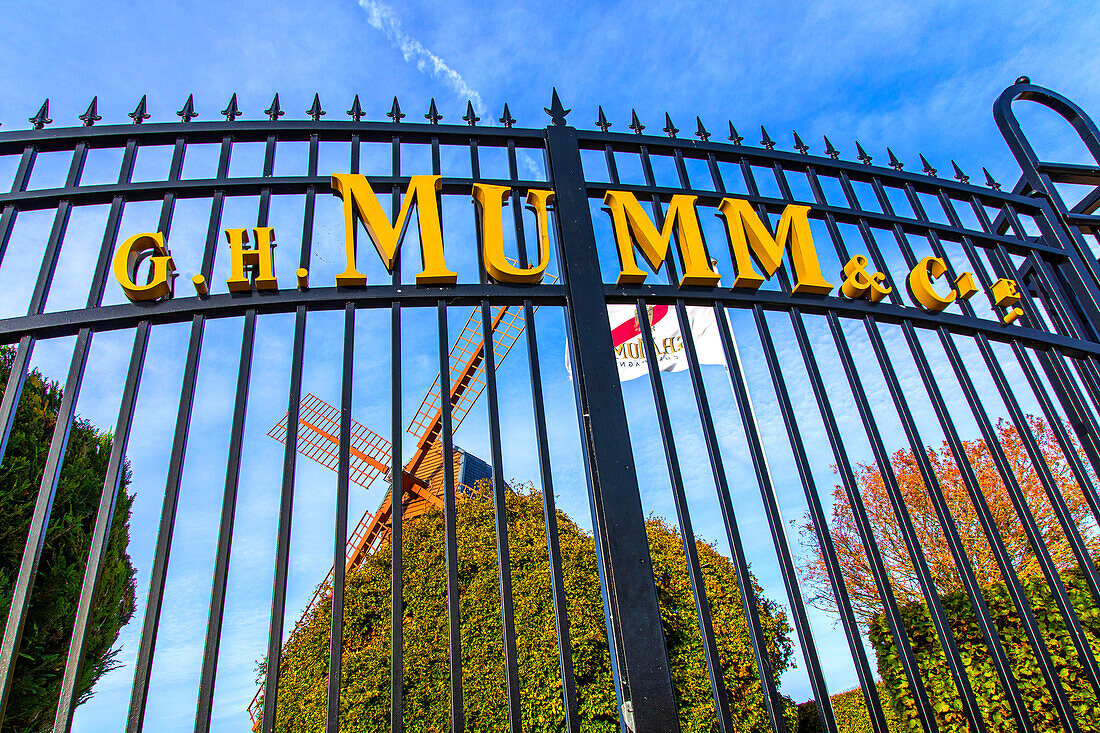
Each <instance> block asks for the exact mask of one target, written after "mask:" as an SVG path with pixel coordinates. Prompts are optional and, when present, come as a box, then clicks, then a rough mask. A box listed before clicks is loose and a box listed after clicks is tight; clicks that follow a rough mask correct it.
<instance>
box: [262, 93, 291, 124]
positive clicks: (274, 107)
mask: <svg viewBox="0 0 1100 733" xmlns="http://www.w3.org/2000/svg"><path fill="white" fill-rule="evenodd" d="M264 114H265V115H267V119H269V120H271V121H272V122H278V121H279V118H280V117H282V116H283V115H285V114H286V112H283V108H282V107H280V106H279V93H278V92H275V98H274V99H272V100H271V106H270V107H268V108H267V109H265V110H264Z"/></svg>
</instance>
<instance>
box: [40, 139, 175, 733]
mask: <svg viewBox="0 0 1100 733" xmlns="http://www.w3.org/2000/svg"><path fill="white" fill-rule="evenodd" d="M185 152H186V141H185V139H184V138H182V137H180V138H177V139H176V144H175V147H174V149H173V151H172V162H171V164H170V166H169V170H168V181H169V182H172V181H178V180H179V177H180V172H181V171H182V169H183V159H184V154H185ZM124 164H125V160H124ZM123 172H124V173H126V174H127V175H128V174H129V173H130V172H131V171H125V170H124V171H123ZM78 175H79V174H78ZM175 200H176V197H175V194H174V193H166V194H165V195H164V199H163V202H162V203H161V208H160V218H159V220H158V222H157V231H159V232H162V233H163V234H164V236H165V238H166V239H167V238H168V235H169V232H170V229H171V226H172V214H173V211H174V209H175ZM46 289H47V290H48V286H47V288H46ZM44 297H45V290H44V291H43V298H44ZM192 337H194V331H192ZM148 340H149V322H148V321H141V322H140V323H139V324H138V327H137V331H136V333H135V336H134V353H133V356H132V358H131V362H130V372H129V374H128V375H127V383H126V390H125V391H124V392H123V398H122V405H121V406H120V408H119V427H118V428H117V429H116V431H115V441H116V443H115V448H117V449H118V464H117V465H115V464H114V461H115V453H114V451H112V454H111V463H109V464H108V476H107V479H106V480H105V481H104V485H103V492H102V494H101V495H100V505H99V509H98V510H97V512H96V529H95V533H94V535H93V542H92V546H91V548H90V549H89V552H88V564H87V566H86V567H85V574H84V585H83V586H82V587H81V602H80V604H79V605H78V607H77V614H76V620H75V622H74V624H73V635H72V638H71V640H70V642H69V656H68V659H67V660H66V663H65V673H64V677H63V679H62V684H61V696H60V699H59V700H58V706H57V715H56V717H55V718H54V731H55V733H66V732H67V731H68V730H69V728H70V727H71V726H72V717H73V711H74V710H75V707H76V702H77V700H76V696H77V691H76V689H75V688H76V683H77V679H78V678H79V676H80V673H81V667H82V666H83V663H84V654H85V651H86V642H87V638H86V637H87V632H88V622H89V617H90V615H91V607H92V603H93V601H94V599H95V592H96V587H97V586H98V584H99V579H100V575H101V571H102V565H103V562H104V559H105V557H106V553H107V541H108V539H109V537H110V531H111V523H112V521H113V519H114V510H115V502H116V499H117V497H118V490H119V487H120V485H121V480H122V476H121V471H122V470H123V460H124V458H125V450H126V441H127V439H128V437H129V431H130V426H131V423H132V421H133V412H134V401H135V399H136V393H137V387H138V382H139V381H140V377H141V369H142V366H143V364H144V362H145V352H146V347H147V346H148ZM192 341H194V338H192ZM139 346H140V349H139ZM139 351H140V353H139ZM131 388H132V389H131ZM128 401H129V402H128ZM124 408H125V424H123V417H124V414H123V413H124ZM178 427H179V426H178V425H177V429H178ZM112 470H114V471H115V475H114V476H113V477H112V475H111V471H112ZM108 482H113V484H114V486H113V488H111V489H110V491H108V489H109V488H110V487H109V485H108ZM108 494H109V495H108ZM101 529H102V534H99V533H100V530H101ZM85 596H86V602H85Z"/></svg>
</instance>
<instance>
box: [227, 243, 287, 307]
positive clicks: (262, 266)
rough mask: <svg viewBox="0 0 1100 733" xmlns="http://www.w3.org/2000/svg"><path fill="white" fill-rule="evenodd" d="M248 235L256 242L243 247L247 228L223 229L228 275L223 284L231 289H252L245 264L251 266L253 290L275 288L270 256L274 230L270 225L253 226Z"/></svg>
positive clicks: (277, 286)
mask: <svg viewBox="0 0 1100 733" xmlns="http://www.w3.org/2000/svg"><path fill="white" fill-rule="evenodd" d="M252 236H253V238H254V239H255V240H256V246H255V247H245V245H246V244H248V232H246V231H245V230H244V229H226V230H225V240H226V241H227V242H229V279H228V280H226V281H225V284H226V285H228V286H229V292H231V293H247V292H249V291H251V290H252V283H250V282H249V280H248V276H247V275H246V274H245V272H244V269H245V267H249V268H251V269H252V272H253V274H254V275H255V280H254V281H255V283H256V289H257V290H278V289H279V283H278V282H276V280H275V267H274V263H273V262H272V258H271V248H272V247H273V246H274V244H273V242H274V241H275V230H274V229H273V228H271V227H253V228H252Z"/></svg>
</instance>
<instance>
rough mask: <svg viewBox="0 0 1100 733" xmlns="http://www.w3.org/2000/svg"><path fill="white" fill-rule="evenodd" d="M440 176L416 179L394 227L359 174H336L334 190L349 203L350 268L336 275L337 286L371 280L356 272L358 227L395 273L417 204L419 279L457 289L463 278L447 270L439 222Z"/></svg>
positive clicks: (346, 232) (346, 221)
mask: <svg viewBox="0 0 1100 733" xmlns="http://www.w3.org/2000/svg"><path fill="white" fill-rule="evenodd" d="M442 182H443V179H442V178H441V177H440V176H412V177H411V178H410V179H409V187H408V189H407V190H406V191H405V198H404V199H403V200H402V201H401V210H400V212H399V213H398V214H397V219H396V220H395V221H394V222H393V223H392V224H391V223H390V220H389V217H387V216H386V213H385V212H384V211H383V210H382V205H381V204H380V203H379V202H378V197H377V196H375V194H374V191H373V190H372V189H371V187H370V183H368V182H367V179H366V177H365V176H362V175H359V174H358V173H333V174H332V189H333V191H335V192H336V195H337V196H339V197H340V198H342V199H343V200H344V239H345V246H346V249H345V252H346V256H347V268H346V269H345V270H344V271H343V272H342V273H340V274H339V275H337V276H336V284H337V285H341V286H344V287H354V286H362V285H365V284H366V282H367V278H366V276H365V275H363V274H362V273H361V272H359V271H358V270H357V269H356V267H355V225H356V220H358V221H360V222H362V223H363V226H364V227H366V229H367V234H368V235H369V236H370V239H371V241H372V242H374V248H375V249H376V250H378V256H379V257H381V258H382V264H384V265H385V266H386V269H387V270H389V271H390V272H393V265H394V261H395V260H396V259H397V248H398V246H400V244H401V240H402V239H403V238H404V237H405V229H406V227H407V226H408V223H409V212H410V211H411V210H412V206H413V204H414V203H415V204H416V214H417V216H416V218H417V221H418V222H419V223H420V254H421V258H422V261H423V264H424V270H423V272H421V273H419V274H418V275H417V276H416V283H417V284H418V285H453V284H454V283H455V282H456V280H457V279H458V276H457V275H456V274H455V273H453V272H451V271H450V270H448V269H447V266H446V264H445V263H444V260H443V229H442V226H441V224H440V221H439V202H438V200H437V199H436V195H437V193H438V192H439V190H440V189H441V187H442Z"/></svg>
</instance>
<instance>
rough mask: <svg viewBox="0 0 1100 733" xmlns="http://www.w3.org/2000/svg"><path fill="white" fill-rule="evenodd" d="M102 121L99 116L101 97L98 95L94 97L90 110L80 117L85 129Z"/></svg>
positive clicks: (89, 106)
mask: <svg viewBox="0 0 1100 733" xmlns="http://www.w3.org/2000/svg"><path fill="white" fill-rule="evenodd" d="M102 119H103V118H102V117H100V116H99V95H98V94H97V95H96V96H94V97H92V103H91V104H89V105H88V109H87V110H86V111H85V112H84V114H82V115H80V121H81V122H83V123H84V126H85V127H91V126H92V125H94V124H95V123H97V122H99V121H100V120H102Z"/></svg>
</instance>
